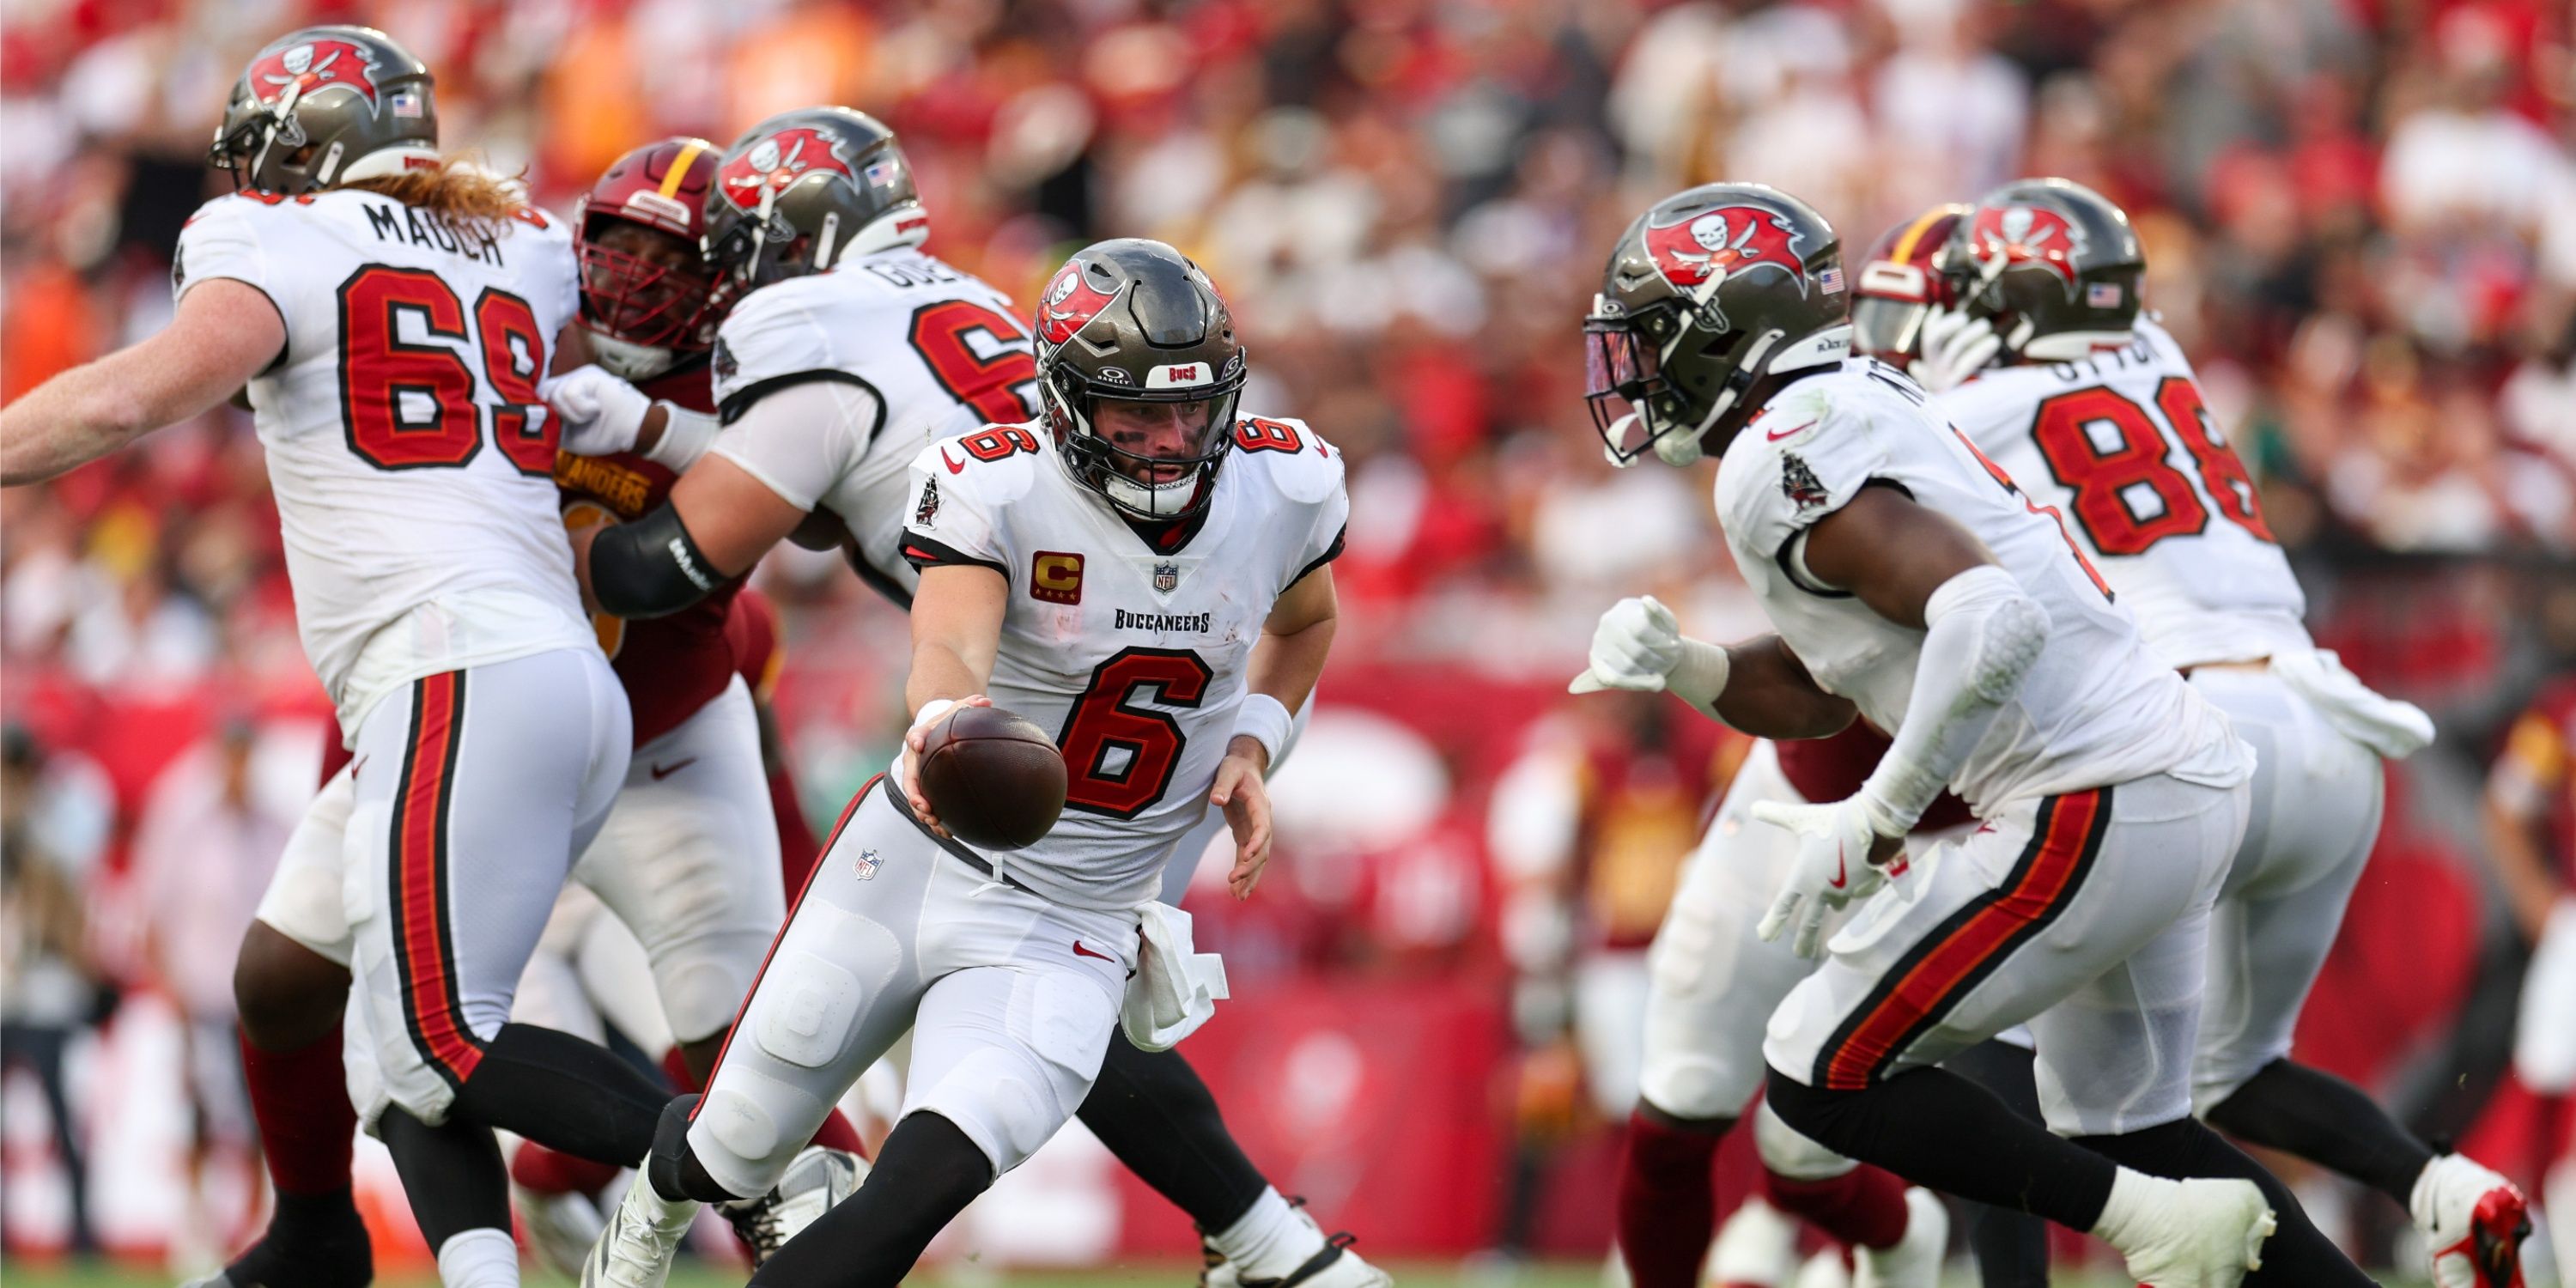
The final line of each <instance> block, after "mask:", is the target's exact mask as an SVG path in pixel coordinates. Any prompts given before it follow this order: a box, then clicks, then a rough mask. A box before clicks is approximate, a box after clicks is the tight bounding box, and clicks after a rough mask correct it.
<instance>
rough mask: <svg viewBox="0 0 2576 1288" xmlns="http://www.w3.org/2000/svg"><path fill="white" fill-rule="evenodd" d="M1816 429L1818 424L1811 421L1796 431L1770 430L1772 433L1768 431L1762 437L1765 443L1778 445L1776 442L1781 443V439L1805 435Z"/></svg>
mask: <svg viewBox="0 0 2576 1288" xmlns="http://www.w3.org/2000/svg"><path fill="white" fill-rule="evenodd" d="M1815 427H1816V422H1815V421H1812V420H1811V421H1808V422H1807V423H1806V424H1804V425H1800V426H1799V427H1797V428H1796V429H1775V430H1770V431H1768V432H1766V433H1764V434H1763V435H1762V437H1763V439H1764V441H1766V442H1773V443H1776V442H1779V441H1780V440H1781V439H1784V438H1787V437H1788V436H1790V435H1791V434H1803V433H1805V432H1807V431H1808V430H1811V429H1814V428H1815Z"/></svg>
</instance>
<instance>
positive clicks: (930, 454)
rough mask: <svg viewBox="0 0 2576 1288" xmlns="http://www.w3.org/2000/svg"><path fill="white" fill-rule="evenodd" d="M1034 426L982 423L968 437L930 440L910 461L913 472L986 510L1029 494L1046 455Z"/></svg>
mask: <svg viewBox="0 0 2576 1288" xmlns="http://www.w3.org/2000/svg"><path fill="white" fill-rule="evenodd" d="M1044 432H1045V431H1043V430H1040V429H1039V428H1038V427H1037V426H1035V425H986V426H985V427H983V428H982V429H979V430H976V431H975V432H974V433H971V434H951V435H949V436H948V437H946V438H940V439H933V440H932V441H931V444H930V446H928V447H925V448H923V449H921V454H920V455H918V456H915V457H913V458H912V468H913V469H914V470H916V471H919V472H920V473H922V474H926V475H928V476H930V477H931V478H934V479H936V480H938V482H939V487H940V490H941V491H943V492H946V493H949V494H952V495H958V496H966V497H971V498H973V500H974V501H975V503H976V504H977V505H979V506H982V507H985V508H987V509H988V510H989V509H990V508H991V507H994V506H1001V505H1008V504H1010V503H1011V502H1013V501H1017V500H1019V499H1020V498H1021V497H1023V496H1026V495H1028V492H1029V488H1030V487H1031V486H1032V485H1033V484H1035V483H1036V482H1037V472H1038V471H1039V470H1040V469H1044V468H1052V467H1051V466H1050V465H1048V463H1047V457H1048V455H1049V452H1048V450H1047V449H1045V448H1044V447H1041V446H1040V444H1041V443H1043V442H1044V438H1043V434H1044Z"/></svg>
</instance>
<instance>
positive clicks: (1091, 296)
mask: <svg viewBox="0 0 2576 1288" xmlns="http://www.w3.org/2000/svg"><path fill="white" fill-rule="evenodd" d="M1126 291H1127V285H1126V284H1125V283H1123V282H1122V283H1120V284H1119V286H1118V288H1117V289H1116V290H1113V291H1111V292H1109V293H1108V294H1105V295H1104V294H1102V293H1101V292H1100V290H1099V288H1097V287H1095V286H1093V285H1092V284H1091V283H1089V282H1086V281H1084V280H1082V264H1081V262H1080V261H1078V260H1077V261H1075V262H1073V263H1069V264H1066V265H1065V266H1064V268H1063V270H1062V271H1060V272H1058V273H1057V274H1056V275H1055V280H1054V281H1052V282H1049V283H1047V288H1046V292H1045V294H1043V295H1040V296H1039V297H1038V334H1039V335H1040V336H1042V337H1044V338H1045V340H1046V342H1047V343H1048V344H1050V345H1060V344H1063V343H1065V342H1066V341H1068V340H1071V339H1072V338H1073V337H1074V336H1075V335H1076V334H1077V333H1079V332H1080V331H1081V330H1082V328H1084V327H1086V326H1089V325H1091V320H1092V319H1093V318H1096V317H1099V316H1100V314H1101V312H1102V311H1103V310H1105V309H1107V308H1108V307H1109V306H1110V305H1113V304H1116V303H1117V302H1118V297H1119V296H1120V295H1123V294H1125V293H1126ZM1120 374H1121V375H1124V374H1126V373H1124V372H1121V373H1120Z"/></svg>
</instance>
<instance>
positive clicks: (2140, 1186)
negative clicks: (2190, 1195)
mask: <svg viewBox="0 0 2576 1288" xmlns="http://www.w3.org/2000/svg"><path fill="white" fill-rule="evenodd" d="M2177 1188H2179V1187H2178V1186H2177V1184H2176V1183H2175V1182H2173V1181H2168V1180H2163V1179H2160V1178H2158V1177H2153V1176H2149V1175H2147V1174H2146V1173H2144V1172H2138V1171H2132V1170H2130V1169H2128V1168H2125V1167H2123V1168H2121V1169H2120V1170H2119V1171H2118V1172H2117V1173H2115V1174H2114V1175H2113V1176H2112V1178H2111V1197H2110V1199H2109V1200H2107V1201H2105V1202H2104V1203H2103V1204H2102V1219H2101V1220H2100V1221H2097V1222H2095V1223H2094V1225H2093V1230H2092V1232H2093V1233H2094V1234H2097V1235H2100V1236H2101V1237H2102V1239H2103V1241H2104V1242H2106V1243H2109V1244H2110V1245H2111V1246H2112V1247H2114V1248H2118V1249H2119V1250H2120V1251H2121V1252H2122V1253H2123V1254H2125V1253H2127V1252H2128V1250H2129V1240H2130V1239H2132V1238H2134V1237H2135V1236H2137V1235H2138V1234H2140V1233H2142V1232H2143V1230H2142V1227H2143V1226H2145V1225H2148V1224H2151V1223H2152V1222H2153V1221H2154V1220H2155V1217H2156V1212H2157V1209H2159V1208H2160V1207H2162V1206H2163V1205H2165V1204H2166V1203H2169V1202H2171V1201H2172V1199H2173V1192H2174V1190H2175V1189H2177Z"/></svg>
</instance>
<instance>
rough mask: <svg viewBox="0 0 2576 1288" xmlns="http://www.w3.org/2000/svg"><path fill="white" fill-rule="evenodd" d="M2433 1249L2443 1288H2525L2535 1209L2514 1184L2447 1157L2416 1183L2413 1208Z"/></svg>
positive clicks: (2438, 1280)
mask: <svg viewBox="0 0 2576 1288" xmlns="http://www.w3.org/2000/svg"><path fill="white" fill-rule="evenodd" d="M2406 1206H2407V1210H2408V1211H2409V1212H2410V1213H2411V1214H2413V1216H2414V1218H2415V1228H2416V1229H2419V1230H2422V1231H2423V1232H2424V1243H2425V1246H2426V1247H2428V1248H2430V1249H2432V1254H2433V1282H2434V1283H2435V1284H2436V1285H2438V1286H2439V1288H2523V1280H2522V1241H2523V1240H2524V1239H2525V1238H2527V1237H2529V1236H2530V1234H2531V1204H2530V1202H2529V1200H2527V1199H2525V1198H2524V1197H2523V1195H2522V1191H2521V1190H2519V1189H2516V1188H2514V1185H2513V1183H2512V1182H2511V1181H2508V1180H2506V1179H2505V1178H2503V1177H2502V1176H2499V1175H2497V1174H2496V1173H2494V1172H2492V1171H2489V1170H2487V1169H2486V1168H2483V1167H2480V1166H2478V1165H2477V1164H2476V1163H2473V1162H2470V1161H2469V1160H2468V1159H2466V1158H2463V1157H2461V1156H2460V1155H2458V1154H2444V1155H2442V1156H2441V1157H2439V1158H2436V1159H2434V1160H2433V1161H2432V1162H2431V1163H2430V1164H2428V1165H2426V1167H2425V1168H2424V1174H2423V1175H2422V1176H2419V1177H2417V1178H2415V1194H2414V1197H2413V1199H2412V1200H2411V1201H2410V1202H2408V1203H2407V1205H2406Z"/></svg>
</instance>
